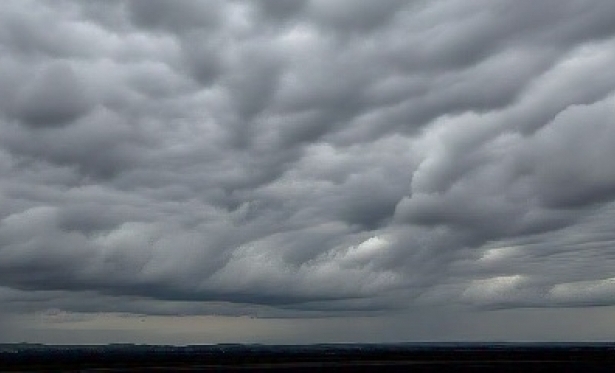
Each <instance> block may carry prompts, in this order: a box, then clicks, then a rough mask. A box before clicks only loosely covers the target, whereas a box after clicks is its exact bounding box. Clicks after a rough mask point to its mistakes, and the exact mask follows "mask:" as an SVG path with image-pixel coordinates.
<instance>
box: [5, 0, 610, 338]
mask: <svg viewBox="0 0 615 373" xmlns="http://www.w3.org/2000/svg"><path fill="white" fill-rule="evenodd" d="M0 9H1V11H0V49H1V50H2V51H3V53H2V56H1V57H0V206H1V208H0V304H2V308H0V322H2V320H8V319H9V318H12V317H14V316H15V315H17V314H20V313H21V312H26V313H30V314H37V315H41V314H42V315H47V316H49V317H47V316H45V317H43V318H42V319H41V320H43V321H41V322H42V323H43V324H49V325H52V324H53V325H56V324H57V323H58V320H61V321H62V320H63V321H62V323H61V324H62V325H65V324H67V323H68V324H71V323H87V322H92V323H95V322H94V321H91V320H92V319H89V318H87V317H86V316H84V315H85V314H90V315H92V314H94V313H97V312H100V313H105V314H107V315H111V314H113V315H116V314H117V315H158V316H160V317H162V316H170V315H184V316H185V317H189V316H190V317H209V316H211V315H223V317H227V316H228V317H236V316H240V315H250V316H254V317H258V318H271V319H277V318H289V319H297V320H300V319H301V320H303V319H305V320H308V319H311V318H326V317H332V316H349V317H363V316H374V317H376V316H377V317H382V318H384V320H398V318H399V317H401V316H400V315H412V314H414V313H416V314H417V315H418V314H421V315H450V314H451V313H455V312H459V313H460V314H461V313H463V314H464V315H466V316H467V317H468V318H469V319H471V316H468V315H469V314H471V313H472V312H475V313H477V314H480V313H481V312H488V311H485V310H500V311H503V312H504V311H506V312H508V313H506V314H507V315H516V316H510V317H521V316H519V315H522V312H523V311H520V309H525V310H527V309H532V308H535V309H549V310H558V309H560V308H563V307H574V308H577V309H579V310H586V309H588V308H589V307H592V306H615V297H614V295H613V294H615V292H614V291H613V289H614V287H613V273H612V271H611V270H610V268H612V265H613V262H612V261H613V255H611V252H612V251H613V248H612V243H613V242H614V241H613V239H614V237H613V233H612V232H611V231H612V229H611V227H612V223H613V221H614V220H613V219H614V218H613V217H614V215H613V211H615V210H614V206H615V166H613V165H614V163H613V162H612V161H611V159H614V158H615V150H614V149H615V133H614V128H615V126H613V120H614V118H615V109H614V108H615V74H613V73H612V72H611V71H612V68H611V67H612V66H613V65H614V64H615V52H613V51H615V48H614V47H615V26H614V25H615V23H614V22H613V21H612V20H613V19H614V18H615V5H612V4H611V3H610V2H608V1H602V0H591V1H578V0H562V1H541V2H535V1H529V0H528V1H506V0H503V1H498V2H493V1H485V0H471V1H467V0H463V1H462V0H441V1H431V2H426V1H397V0H390V1H389V0H387V1H380V2H374V1H363V0H361V1H346V0H335V1H320V0H299V1H295V0H292V1H290V0H289V1H269V0H258V1H243V0H237V1H228V2H224V1H182V2H177V3H176V2H171V1H162V0H156V1H154V0H151V1H150V0H132V1H90V2H79V1H62V2H43V1H36V0H28V1H17V0H14V1H6V2H3V3H2V4H1V5H0ZM468 310H470V311H468ZM519 312H520V313H519ZM527 312H530V311H527ZM552 312H554V314H555V313H557V312H559V311H552ZM562 312H563V311H562ZM579 312H581V311H579ZM587 312H589V311H587ZM466 316H464V317H466ZM105 317H107V316H104V317H103V319H104V318H105ZM109 317H110V316H109ZM421 317H423V316H421ZM421 317H419V319H422V318H421ZM434 317H435V316H434ZM442 317H444V316H442ZM507 317H508V316H507ZM562 317H564V316H562ZM469 319H468V320H469ZM496 319H497V317H494V318H493V320H496ZM87 320H89V321H87ZM105 320H107V321H108V322H111V321H109V320H108V319H105ZM96 322H97V321H96ZM298 322H299V321H298ZM301 322H303V321H301ZM387 322H388V321H387ZM494 322H495V321H494ZM323 323H325V322H324V321H323ZM71 325H72V324H71ZM92 325H94V324H92ZM268 325H269V324H268ZM322 325H324V324H322ZM370 325H371V324H370ZM374 325H376V324H374ZM374 325H372V326H370V328H372V327H373V328H376V327H375V326H374ZM383 325H384V324H383ZM468 325H470V324H468ZM373 328H372V329H370V330H372V331H373V330H375V329H373ZM382 328H384V329H383V330H392V328H389V329H387V327H385V326H382ZM451 328H457V326H455V327H452V326H451ZM451 330H452V329H451ZM455 330H458V331H459V330H460V329H455ZM528 330H529V329H528ZM347 332H348V335H349V336H351V335H354V334H352V332H351V331H349V330H347ZM306 333H308V332H307V331H306ZM383 333H384V332H383ZM425 333H426V334H421V335H425V338H429V333H428V332H425ZM442 333H444V332H440V331H438V332H434V334H433V335H434V336H436V335H437V336H440V337H442V336H443V334H442ZM511 333H513V332H512V331H511ZM308 334H309V333H308ZM306 335H307V334H306ZM323 335H324V334H323ZM391 335H397V334H394V333H393V334H391ZM456 335H461V336H463V335H465V334H463V332H460V334H456ZM510 335H516V334H514V333H513V334H510ZM355 337H356V335H355ZM357 338H358V339H360V338H359V337H357ZM382 338H384V339H386V336H383V337H382Z"/></svg>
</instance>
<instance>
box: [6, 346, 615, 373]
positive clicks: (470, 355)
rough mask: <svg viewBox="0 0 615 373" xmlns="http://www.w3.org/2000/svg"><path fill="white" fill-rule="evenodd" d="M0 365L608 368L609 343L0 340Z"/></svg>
mask: <svg viewBox="0 0 615 373" xmlns="http://www.w3.org/2000/svg"><path fill="white" fill-rule="evenodd" d="M0 371H2V372H11V371H13V372H14V371H18V372H19V371H29V372H151V371H154V372H155V371H160V372H161V371H180V372H181V371H185V372H195V371H227V372H228V371H278V372H282V371H285V372H287V371H290V372H308V371H309V372H313V371H319V372H357V371H374V372H382V371H387V372H460V371H462V372H548V371H557V372H615V344H455V343H449V344H388V345H377V344H374V345H354V344H337V345H310V346H264V345H214V346H186V347H173V346H146V345H130V344H122V345H107V346H45V345H32V344H12V345H0Z"/></svg>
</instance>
